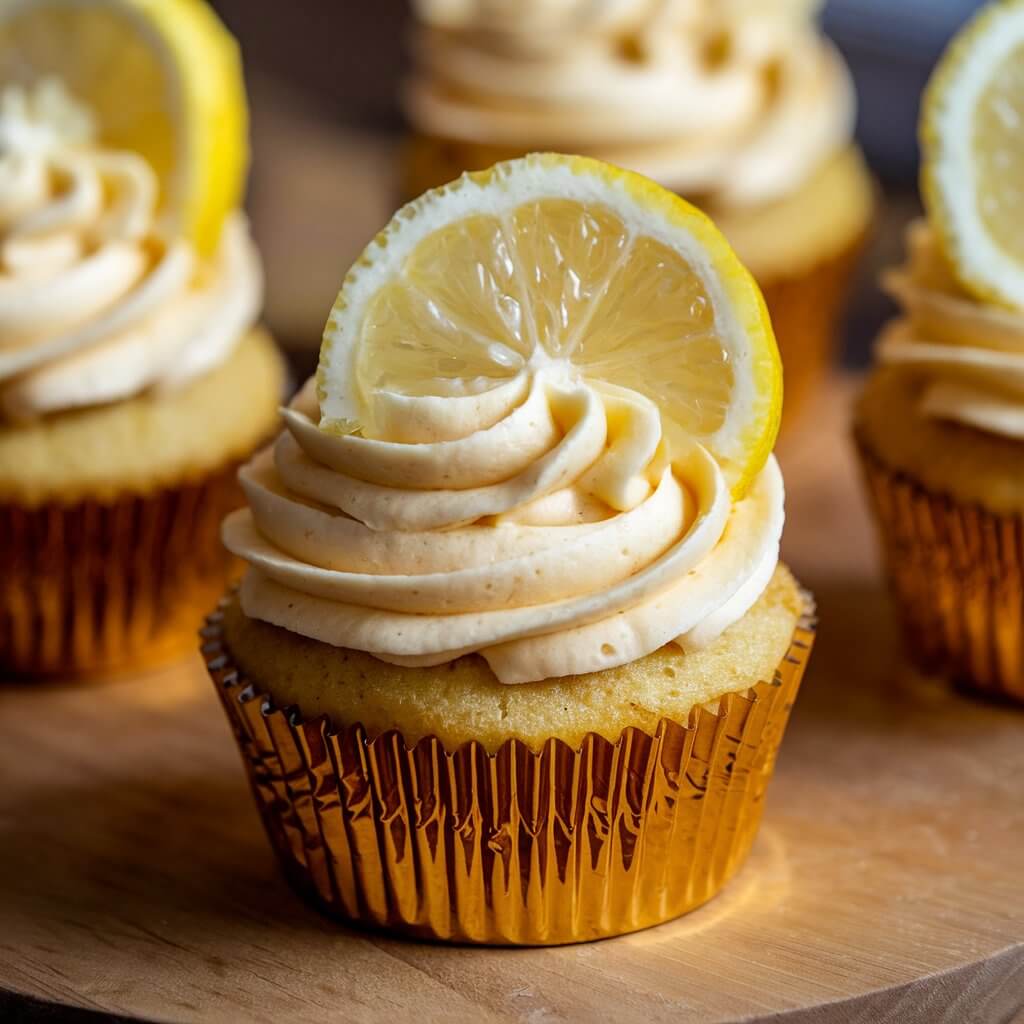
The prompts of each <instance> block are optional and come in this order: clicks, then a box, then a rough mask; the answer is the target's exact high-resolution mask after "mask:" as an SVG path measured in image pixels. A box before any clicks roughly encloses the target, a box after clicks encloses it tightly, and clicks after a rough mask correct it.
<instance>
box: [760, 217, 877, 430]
mask: <svg viewBox="0 0 1024 1024" xmlns="http://www.w3.org/2000/svg"><path fill="white" fill-rule="evenodd" d="M865 242H866V236H864V235H862V236H859V237H858V238H856V239H855V240H854V241H852V242H850V243H848V244H847V245H846V246H845V247H844V248H843V249H842V250H840V251H839V252H837V253H835V254H834V255H832V256H830V257H828V258H827V259H824V260H821V261H820V262H818V263H817V264H815V265H814V266H812V267H810V268H809V269H808V270H806V271H804V272H803V273H801V274H794V275H793V276H790V277H786V276H779V277H771V278H763V279H759V281H758V284H759V285H760V287H761V291H762V293H763V295H764V301H765V304H766V305H767V306H768V312H769V314H770V316H771V320H772V328H773V330H774V331H775V337H776V340H777V341H778V344H779V354H780V355H781V357H782V368H783V375H784V380H785V389H786V401H785V405H784V406H783V414H782V415H783V427H787V426H789V425H790V424H793V423H796V421H797V420H799V418H800V416H801V414H802V413H803V411H804V410H806V409H807V407H808V403H810V402H811V401H812V400H813V399H814V397H815V395H816V393H817V392H818V391H819V389H820V388H821V386H822V384H823V382H824V381H825V379H826V377H827V376H828V373H829V370H830V369H831V367H832V364H833V361H834V359H835V355H836V345H837V341H838V337H839V327H840V323H841V321H842V318H843V314H844V313H845V310H846V302H847V298H848V295H849V291H850V285H851V283H852V281H853V276H854V273H855V272H856V269H857V264H858V263H859V261H860V257H861V253H862V252H863V250H864V245H865Z"/></svg>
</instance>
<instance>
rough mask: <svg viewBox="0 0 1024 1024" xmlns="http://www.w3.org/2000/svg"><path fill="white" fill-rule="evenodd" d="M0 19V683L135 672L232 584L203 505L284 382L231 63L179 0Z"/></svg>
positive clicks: (272, 409) (20, 11) (229, 504)
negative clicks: (249, 204)
mask: <svg viewBox="0 0 1024 1024" xmlns="http://www.w3.org/2000/svg"><path fill="white" fill-rule="evenodd" d="M62 7H63V8H64V9H61V8H62ZM0 24H2V28H3V33H2V35H0V65H2V68H3V76H2V81H3V82H4V86H3V91H2V94H0V676H2V677H7V676H12V675H14V676H38V675H58V674H59V675H77V674H95V673H100V672H107V671H110V670H117V669H120V668H128V667H137V666H140V665H145V664H151V663H154V662H157V661H160V660H163V659H167V658H170V657H173V656H175V655H182V654H184V653H185V652H187V651H188V650H189V648H190V646H192V644H193V643H194V636H195V630H196V629H197V628H198V626H199V625H200V624H201V621H202V615H203V612H204V611H205V610H206V609H208V607H209V603H210V601H211V600H215V599H216V595H218V594H219V593H221V592H223V588H224V586H225V585H226V583H227V581H228V580H229V578H230V575H231V573H232V571H233V563H232V560H231V559H230V558H228V557H227V555H226V554H225V553H224V552H223V549H222V547H221V545H220V544H219V527H220V520H221V519H222V518H223V517H224V515H226V514H227V513H228V512H229V511H230V510H231V509H232V508H235V507H237V506H238V505H239V504H240V503H241V501H242V495H241V492H240V490H239V489H238V486H237V482H236V480H235V473H236V469H237V465H238V464H239V462H240V461H242V460H244V459H245V458H247V457H248V456H250V455H251V454H252V452H253V451H254V450H255V449H257V448H258V447H259V446H260V445H261V444H263V443H265V441H266V439H267V438H268V437H269V436H271V435H272V433H273V431H274V429H275V427H276V424H277V406H278V403H279V401H280V396H281V390H282V384H283V372H282V365H281V363H280V360H279V357H278V356H277V354H276V350H275V347H274V345H273V343H272V341H271V339H270V338H269V337H268V335H267V333H266V332H265V331H264V330H262V329H261V328H260V327H259V325H258V315H259V309H260V303H261V291H262V280H261V270H260V264H259V259H258V256H257V254H256V251H255V248H254V246H253V243H252V240H251V238H250V236H249V229H248V226H247V223H246V220H245V217H244V215H243V214H242V213H241V212H240V211H239V209H238V203H239V200H240V197H241V191H242V187H243V183H244V171H245V159H246V158H245V132H244V116H245V100H244V92H243V87H242V79H241V71H240V68H239V64H238V56H237V52H236V50H235V46H234V42H233V40H232V39H231V38H230V37H229V36H228V34H227V32H226V30H225V29H224V28H223V26H222V25H221V24H220V22H219V21H217V19H216V18H215V16H214V15H213V14H212V12H211V11H209V10H208V9H207V8H205V7H204V6H203V5H201V4H197V3H192V2H189V0H174V2H168V3H162V4H161V5H160V7H159V9H158V10H153V9H152V5H151V4H148V3H141V2H140V3H135V2H128V0H125V2H121V3H118V4H110V3H99V2H97V3H76V4H66V5H62V4H60V3H56V4H52V3H51V4H35V5H31V4H22V5H8V8H7V9H6V10H5V11H4V13H3V14H0ZM114 48H116V49H117V52H119V53H123V54H124V55H125V59H124V60H123V61H122V62H120V63H119V64H118V65H117V66H116V67H113V66H111V65H110V64H109V53H110V52H111V49H114ZM94 51H95V52H94ZM127 96H131V98H132V102H131V103H128V102H126V100H125V97H127ZM168 97H173V98H174V101H175V102H174V106H173V109H168V107H167V102H168Z"/></svg>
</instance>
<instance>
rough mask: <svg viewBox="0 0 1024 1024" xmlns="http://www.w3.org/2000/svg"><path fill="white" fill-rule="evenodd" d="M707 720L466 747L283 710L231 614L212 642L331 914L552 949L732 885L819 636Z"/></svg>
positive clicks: (271, 792)
mask: <svg viewBox="0 0 1024 1024" xmlns="http://www.w3.org/2000/svg"><path fill="white" fill-rule="evenodd" d="M813 628H814V627H813V623H812V620H811V619H810V617H809V616H807V617H805V618H804V619H802V620H801V622H800V625H799V627H798V629H797V630H796V633H795V635H794V637H793V641H792V644H791V647H790V650H789V652H788V653H787V655H786V657H785V659H784V660H783V662H782V664H781V665H780V666H779V668H778V671H777V672H776V673H775V676H774V678H773V679H772V680H771V681H768V682H761V683H758V684H757V685H756V686H754V687H753V688H751V689H750V690H748V691H746V692H743V693H732V694H728V695H726V696H725V697H723V698H722V699H721V700H720V701H719V702H718V704H717V706H715V707H700V708H697V709H695V710H694V711H693V712H692V713H691V715H690V719H689V721H688V722H687V723H685V724H682V723H677V722H673V721H669V720H663V721H662V722H661V724H660V725H659V727H658V729H657V732H656V733H655V734H654V735H653V736H652V735H650V734H648V733H646V732H644V731H641V730H639V729H635V728H630V729H627V730H625V731H624V732H623V733H622V735H621V737H620V738H619V740H618V742H617V743H611V742H609V741H608V740H605V739H603V738H601V737H599V736H596V735H594V734H589V735H588V736H587V737H586V738H585V740H584V741H583V743H582V745H581V746H580V748H579V749H578V750H574V749H572V748H571V747H569V746H568V745H567V744H565V743H564V742H562V741H560V740H558V739H550V740H548V741H547V742H546V743H545V744H544V746H543V748H542V749H541V750H540V751H539V752H535V751H533V750H531V749H530V748H529V747H527V746H526V745H524V744H523V743H521V742H519V741H516V740H509V741H507V742H506V743H504V744H503V745H502V746H501V748H500V749H499V750H498V752H497V753H496V754H488V753H487V751H486V750H485V749H484V748H483V747H482V746H481V745H480V744H478V743H468V744H466V745H464V746H462V747H460V748H459V749H458V750H455V751H453V752H449V751H448V750H446V749H445V747H444V746H443V745H442V744H441V742H440V741H439V740H437V739H436V738H434V737H429V738H426V739H423V740H421V741H420V742H418V743H416V744H415V745H414V746H413V747H412V748H411V749H410V748H409V747H408V746H407V744H406V743H405V741H404V739H403V737H402V736H401V734H399V733H397V732H388V733H384V734H382V735H379V736H376V737H374V738H372V739H371V738H370V737H369V736H367V734H366V732H365V730H364V729H363V728H362V726H361V725H358V724H352V725H348V726H342V725H340V724H337V725H336V724H332V723H331V722H329V721H328V720H327V719H326V718H325V717H323V716H320V717H318V718H312V719H307V718H304V717H303V716H302V714H301V712H300V711H299V710H298V709H297V708H294V707H293V708H276V707H274V706H273V704H272V702H271V700H270V698H269V697H267V696H266V695H265V694H262V693H260V692H258V691H257V689H256V688H255V687H254V686H253V685H252V684H251V683H250V682H249V681H247V680H246V679H245V678H244V677H243V676H242V675H241V673H240V671H239V670H238V669H237V668H236V667H235V665H234V663H233V660H232V658H231V655H230V652H229V651H228V650H227V648H226V647H225V646H224V642H223V638H222V630H221V613H220V612H219V611H218V612H216V613H214V614H213V615H212V616H211V617H210V618H209V619H208V621H207V626H206V628H205V629H204V631H203V637H204V644H203V653H204V656H205V658H206V661H207V666H208V668H209V671H210V675H211V677H212V679H213V681H214V683H215V685H216V687H217V691H218V693H219V694H220V697H221V700H222V702H223V704H224V707H225V709H226V711H227V715H228V719H229V720H230V722H231V725H232V727H233V729H234V732H235V736H236V738H237V740H238V743H239V746H240V748H241V752H242V758H243V761H244V763H245V766H246V769H247V771H248V775H249V780H250V783H251V785H252V791H253V794H254V796H255V798H256V804H257V806H258V808H259V811H260V814H261V816H262V818H263V822H264V825H265V826H266V830H267V833H268V835H269V837H270V840H271V843H272V844H273V846H274V848H275V850H276V851H277V854H278V856H279V858H280V860H281V863H282V865H283V866H284V869H285V872H286V874H287V876H288V877H289V879H290V880H291V882H292V883H293V884H294V885H295V887H296V888H297V889H298V890H300V892H302V893H303V894H304V895H306V896H307V897H309V898H311V899H312V900H313V901H314V902H315V903H316V904H317V905H319V906H320V907H321V909H323V910H324V911H326V912H327V913H330V914H333V915H337V916H339V917H342V918H344V919H347V920H350V921H354V922H358V923H361V924H364V925H369V926H373V927H379V928H386V929H390V930H393V931H397V932H402V933H405V934H408V935H415V936H420V937H424V938H430V939H441V940H446V941H456V942H473V943H490V944H512V945H545V944H556V943H565V942H578V941H584V940H588V939H596V938H602V937H605V936H610V935H617V934H620V933H623V932H630V931H635V930H636V929H639V928H646V927H648V926H650V925H654V924H658V923H660V922H662V921H667V920H669V919H671V918H673V917H676V916H678V915H679V914H683V913H685V912H686V911H688V910H691V909H693V908H694V907H697V906H699V905H700V904H702V903H704V902H705V901H706V900H708V899H710V898H711V897H712V896H714V895H715V894H716V893H717V892H718V891H719V889H720V888H721V887H722V885H723V884H724V883H725V882H726V881H727V880H728V879H729V878H730V877H731V876H732V875H733V874H734V873H735V872H736V870H737V869H738V868H739V866H740V865H741V864H742V863H743V860H744V858H745V857H746V855H747V853H748V851H749V849H750V846H751V843H752V842H753V840H754V836H755V834H756V832H757V828H758V824H759V821H760V818H761V812H762V809H763V805H764V798H765V790H766V787H767V785H768V781H769V779H770V777H771V774H772V769H773V767H774V763H775V757H776V753H777V751H778V748H779V743H780V741H781V739H782V735H783V731H784V729H785V726H786V722H787V719H788V717H789V712H790V708H791V707H792V704H793V700H794V698H795V696H796V693H797V689H798V687H799V685H800V680H801V678H802V676H803V672H804V668H805V666H806V662H807V658H808V656H809V654H810V649H811V645H812V642H813Z"/></svg>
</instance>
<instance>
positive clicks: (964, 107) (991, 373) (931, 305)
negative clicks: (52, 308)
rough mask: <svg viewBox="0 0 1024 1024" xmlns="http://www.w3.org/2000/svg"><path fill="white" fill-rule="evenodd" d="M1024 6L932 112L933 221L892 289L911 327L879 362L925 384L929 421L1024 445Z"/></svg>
mask: <svg viewBox="0 0 1024 1024" xmlns="http://www.w3.org/2000/svg"><path fill="white" fill-rule="evenodd" d="M1022 48H1024V3H1021V2H1020V0H1013V2H1009V3H1005V2H1004V3H997V4H991V5H990V6H989V8H988V9H986V10H985V11H984V12H983V13H982V14H981V15H979V16H978V17H977V18H975V20H974V21H973V22H972V23H971V24H970V25H969V26H968V27H967V28H966V29H965V30H964V31H963V32H962V33H961V34H960V36H958V38H957V39H956V40H955V41H954V42H953V44H952V45H951V46H950V48H949V50H948V51H947V53H946V54H945V56H944V57H943V59H942V61H941V62H940V64H939V66H938V68H937V69H936V72H935V74H934V76H933V78H932V80H931V83H930V84H929V87H928V91H927V93H926V96H925V102H924V105H923V108H922V120H921V141H922V153H923V162H922V195H923V198H924V201H925V208H926V213H927V217H926V219H925V220H923V221H919V222H917V223H915V224H913V225H912V226H911V228H910V231H909V232H908V250H909V256H908V261H907V265H906V266H905V267H904V268H901V269H899V270H895V271H891V272H889V273H888V274H887V275H886V277H885V284H886V287H887V289H888V290H889V291H890V292H891V294H892V295H893V296H894V297H895V298H896V299H897V300H898V301H899V302H900V303H901V305H902V307H903V315H902V316H901V317H900V318H899V319H898V320H897V321H896V322H894V323H893V324H891V325H890V326H889V327H888V328H887V329H886V331H885V332H884V333H883V336H882V338H881V340H880V343H879V345H878V350H877V352H878V358H879V361H880V362H882V363H884V364H886V365H889V366H892V367H895V368H897V369H898V370H899V372H902V373H906V374H909V375H912V376H913V377H914V378H916V379H918V381H919V383H920V386H919V387H918V388H917V389H916V392H915V393H916V394H917V395H918V396H919V397H918V411H919V413H920V414H921V415H923V416H925V417H929V418H934V419H938V420H946V421H951V422H955V423H960V424H963V425H965V426H969V427H972V428H976V429H978V430H981V431H984V432H986V433H989V434H993V435H998V436H1000V437H1004V438H1010V439H1014V440H1024V241H1022V239H1024V193H1022V191H1021V185H1020V183H1021V175H1022V173H1024V135H1022V134H1021V130H1020V125H1021V123H1022V119H1024V75H1022V74H1021V70H1020V67H1021V64H1020V53H1021V49H1022Z"/></svg>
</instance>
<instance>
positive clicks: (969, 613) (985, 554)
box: [857, 438, 1024, 702]
mask: <svg viewBox="0 0 1024 1024" xmlns="http://www.w3.org/2000/svg"><path fill="white" fill-rule="evenodd" d="M857 441H858V448H859V449H860V455H861V463H862V465H863V468H864V475H865V479H866V481H867V487H868V492H869V495H870V498H871V504H872V506H873V509H874V512H875V517H876V519H877V523H878V527H879V535H880V539H881V544H882V553H883V557H884V561H885V566H886V571H887V574H888V577H889V584H890V587H891V590H892V592H893V597H894V599H895V602H896V606H897V611H898V614H899V617H900V622H901V625H902V628H903V632H904V636H905V639H906V645H907V648H908V650H909V652H910V655H911V657H912V658H913V660H914V661H915V663H916V664H917V665H918V666H919V667H920V668H921V669H922V670H923V671H925V672H927V673H934V674H939V675H943V676H946V677H949V678H951V679H953V680H954V681H956V682H958V683H962V684H965V685H967V686H970V687H973V688H975V689H978V690H981V691H983V692H984V693H986V694H989V695H991V696H995V697H1006V698H1010V699H1013V700H1016V701H1021V702H1024V516H1013V515H998V514H996V513H994V512H990V511H988V510H987V509H985V508H982V507H981V506H979V505H973V504H968V503H965V502H959V501H956V500H955V499H954V498H952V497H949V496H947V495H944V494H936V493H933V492H931V491H929V490H928V489H927V488H925V487H924V486H922V485H921V484H920V483H918V482H917V481H916V480H913V479H911V478H910V477H908V476H906V475H905V474H902V473H899V472H896V471H894V470H892V469H889V468H888V467H887V466H885V465H884V464H883V463H882V462H881V461H880V460H879V459H878V457H877V456H876V455H875V454H874V453H873V452H872V451H871V450H870V449H869V448H868V447H867V445H866V444H865V443H864V442H863V440H862V439H860V438H858V439H857Z"/></svg>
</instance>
